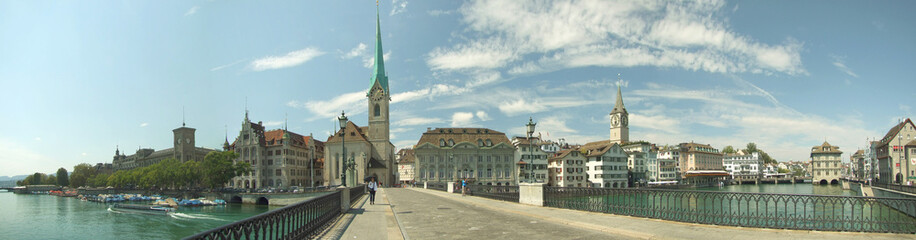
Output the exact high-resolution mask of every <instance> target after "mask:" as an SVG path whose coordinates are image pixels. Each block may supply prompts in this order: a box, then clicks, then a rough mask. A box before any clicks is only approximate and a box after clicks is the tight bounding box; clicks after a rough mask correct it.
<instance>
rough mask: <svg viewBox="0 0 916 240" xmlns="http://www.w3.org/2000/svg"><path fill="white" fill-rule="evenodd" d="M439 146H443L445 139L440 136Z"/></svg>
mask: <svg viewBox="0 0 916 240" xmlns="http://www.w3.org/2000/svg"><path fill="white" fill-rule="evenodd" d="M439 146H440V147H444V146H445V139H441V138H440V139H439Z"/></svg>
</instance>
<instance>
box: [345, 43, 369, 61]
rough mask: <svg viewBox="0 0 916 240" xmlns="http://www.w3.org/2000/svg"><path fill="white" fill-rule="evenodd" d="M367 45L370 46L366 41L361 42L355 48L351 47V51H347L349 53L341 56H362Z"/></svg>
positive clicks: (347, 57)
mask: <svg viewBox="0 0 916 240" xmlns="http://www.w3.org/2000/svg"><path fill="white" fill-rule="evenodd" d="M367 47H368V46H367V45H366V44H365V43H359V45H356V47H354V48H353V49H350V51H349V52H347V53H345V54H343V55H341V56H340V58H343V59H351V58H354V57H358V56H361V55H363V54H364V53H366V48H367Z"/></svg>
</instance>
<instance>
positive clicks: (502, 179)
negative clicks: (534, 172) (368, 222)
mask: <svg viewBox="0 0 916 240" xmlns="http://www.w3.org/2000/svg"><path fill="white" fill-rule="evenodd" d="M413 149H414V154H415V156H416V170H415V171H416V173H417V176H416V179H417V181H418V182H430V183H446V182H454V181H458V180H461V179H468V181H470V182H471V183H472V184H478V185H497V186H508V185H517V182H518V180H517V176H519V175H520V173H519V172H516V165H517V164H518V162H516V161H515V159H516V158H515V153H516V148H515V147H514V146H513V145H512V143H511V142H510V141H509V138H508V137H506V134H505V133H502V132H498V131H495V130H490V129H487V128H436V129H427V130H426V132H424V133H423V135H422V136H421V137H420V140H419V141H418V142H417V144H416V145H415V146H414V148H413ZM521 174H525V173H521Z"/></svg>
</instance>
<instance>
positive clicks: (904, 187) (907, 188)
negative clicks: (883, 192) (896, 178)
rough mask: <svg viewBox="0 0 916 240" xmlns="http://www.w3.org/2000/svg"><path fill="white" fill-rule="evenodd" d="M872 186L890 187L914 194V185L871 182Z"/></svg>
mask: <svg viewBox="0 0 916 240" xmlns="http://www.w3.org/2000/svg"><path fill="white" fill-rule="evenodd" d="M872 186H875V187H879V188H886V189H890V190H894V191H900V192H905V193H914V194H916V186H907V185H897V184H887V183H872Z"/></svg>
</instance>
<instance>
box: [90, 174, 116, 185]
mask: <svg viewBox="0 0 916 240" xmlns="http://www.w3.org/2000/svg"><path fill="white" fill-rule="evenodd" d="M109 176H111V175H110V174H107V173H103V174H97V175H95V176H92V177H91V178H89V179H87V180H86V184H87V185H89V186H90V187H107V186H108V177H109Z"/></svg>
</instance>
